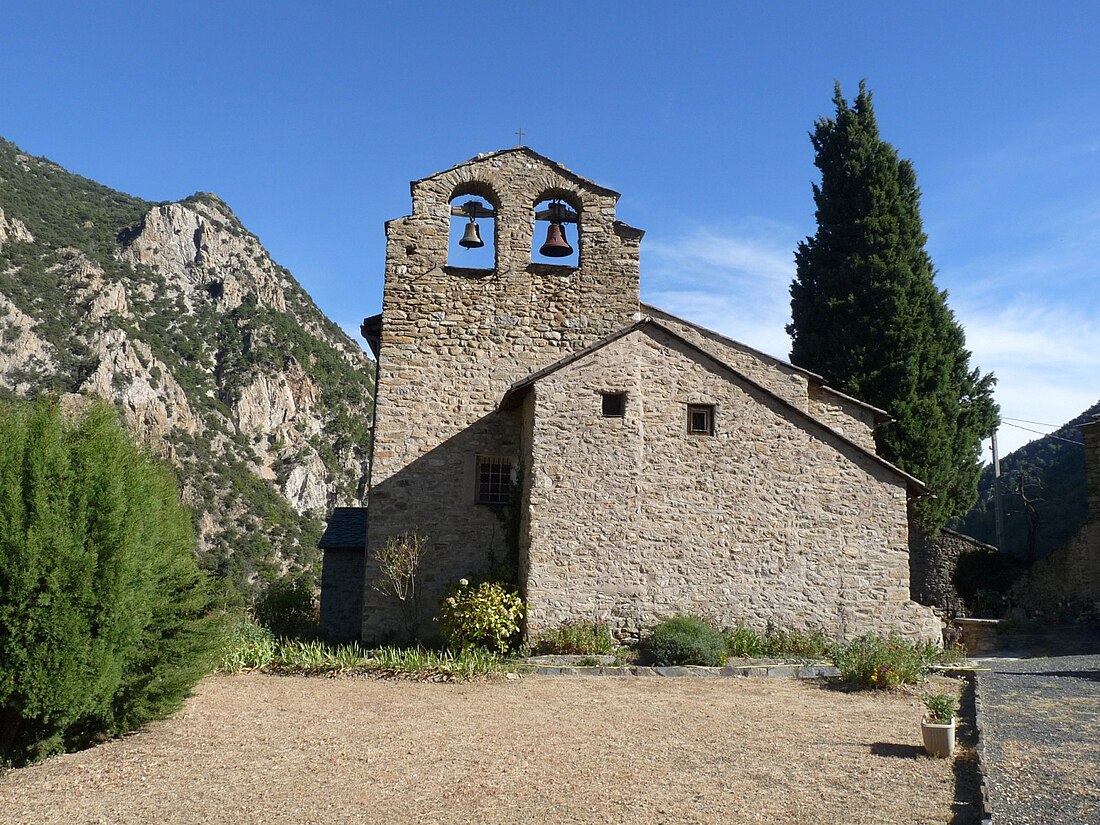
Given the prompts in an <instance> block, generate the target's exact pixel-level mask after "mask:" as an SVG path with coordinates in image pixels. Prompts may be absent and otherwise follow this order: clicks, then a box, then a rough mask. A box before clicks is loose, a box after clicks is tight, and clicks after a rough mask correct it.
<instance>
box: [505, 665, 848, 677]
mask: <svg viewBox="0 0 1100 825" xmlns="http://www.w3.org/2000/svg"><path fill="white" fill-rule="evenodd" d="M521 672H527V673H534V674H535V675H537V676H618V677H620V678H621V677H630V676H635V677H640V678H645V677H653V676H663V677H691V678H700V677H703V678H714V677H740V678H756V679H761V678H765V679H766V678H786V679H792V678H795V679H820V678H822V677H825V676H839V675H840V672H839V671H838V670H837V669H836V668H835V667H833V666H832V665H742V666H732V667H731V666H728V665H727V666H726V667H704V666H702V665H683V666H679V667H644V666H640V665H631V666H628V667H614V666H609V665H597V666H592V667H577V666H575V665H561V666H558V665H535V666H528V667H527V668H521Z"/></svg>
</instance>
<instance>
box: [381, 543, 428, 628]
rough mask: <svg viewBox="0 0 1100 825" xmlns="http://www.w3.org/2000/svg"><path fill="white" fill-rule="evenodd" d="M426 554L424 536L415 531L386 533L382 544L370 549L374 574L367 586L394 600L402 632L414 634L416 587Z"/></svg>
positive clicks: (417, 615) (417, 602)
mask: <svg viewBox="0 0 1100 825" xmlns="http://www.w3.org/2000/svg"><path fill="white" fill-rule="evenodd" d="M428 555H429V548H428V538H427V536H422V535H420V534H419V533H417V532H416V531H413V532H410V533H402V534H401V535H399V536H388V537H387V538H386V543H385V544H384V545H382V546H381V547H378V548H376V549H375V550H373V551H372V552H371V559H372V560H373V561H374V563H375V565H376V566H377V568H378V577H377V578H376V579H374V580H373V581H372V583H371V587H372V588H373V589H374V590H375V591H377V592H378V593H381V594H382V595H383V596H388V597H391V598H394V599H397V601H398V603H399V604H400V605H401V612H402V614H403V620H404V622H405V634H406V636H407V637H408V638H410V639H412V638H415V637H416V633H417V629H418V627H419V624H420V589H419V588H418V587H417V586H416V583H417V578H418V577H419V575H420V568H421V567H423V565H424V561H425V560H426V559H427V557H428Z"/></svg>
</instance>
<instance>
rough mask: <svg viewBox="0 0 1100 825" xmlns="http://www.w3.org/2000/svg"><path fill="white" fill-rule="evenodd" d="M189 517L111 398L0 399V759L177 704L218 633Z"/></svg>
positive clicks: (130, 723) (66, 742) (205, 664)
mask: <svg viewBox="0 0 1100 825" xmlns="http://www.w3.org/2000/svg"><path fill="white" fill-rule="evenodd" d="M193 546H194V537H193V534H192V532H191V524H190V519H189V518H188V515H187V512H186V510H184V508H183V507H182V506H181V505H180V503H179V493H178V489H177V485H176V483H175V480H174V478H173V477H172V475H171V473H170V472H169V471H168V469H167V468H166V467H164V466H163V465H161V464H159V463H157V462H154V461H152V460H150V459H149V458H148V457H147V456H146V455H144V454H143V453H142V452H141V451H140V450H139V449H138V448H137V447H136V446H135V445H134V444H133V443H132V442H131V440H130V438H129V436H128V435H127V434H126V432H125V431H124V430H123V429H122V427H121V425H120V424H119V422H118V418H117V415H116V414H115V413H114V411H112V410H110V409H109V408H106V407H103V406H96V407H93V408H92V409H91V410H90V411H89V412H88V413H87V414H86V415H84V416H83V417H82V418H81V419H80V420H79V421H77V422H75V423H70V422H68V421H66V420H65V418H64V416H63V415H62V413H61V410H60V409H59V407H58V405H57V404H56V403H52V402H48V401H40V402H38V403H37V404H34V405H31V404H27V403H12V404H6V405H3V406H0V663H2V666H0V760H4V759H9V760H17V761H18V760H23V759H28V758H34V757H35V756H37V755H40V754H43V753H48V752H52V751H55V750H59V749H60V748H61V747H62V746H72V745H79V744H82V743H84V742H86V741H89V740H93V739H95V738H98V737H100V736H103V735H110V734H115V733H121V732H124V731H127V730H131V729H133V728H134V727H137V726H138V725H140V724H142V723H144V722H146V721H148V720H149V719H154V718H160V717H163V716H165V715H167V714H168V713H171V712H172V711H174V710H175V709H176V708H178V707H179V705H180V704H181V703H182V702H183V699H184V698H185V697H186V695H187V694H188V692H189V691H190V689H191V687H192V686H193V685H194V684H195V682H196V681H197V680H198V679H199V678H200V677H201V676H202V675H203V674H204V673H205V672H207V670H208V668H209V666H210V665H211V664H212V659H213V653H214V651H215V649H216V647H217V645H218V640H219V637H220V627H219V623H220V622H219V620H218V619H217V618H215V617H213V616H212V615H211V614H210V610H209V606H210V595H209V592H208V590H207V587H206V583H205V581H204V580H203V579H202V578H201V576H200V574H199V572H198V569H197V565H196V562H195V559H194V554H193Z"/></svg>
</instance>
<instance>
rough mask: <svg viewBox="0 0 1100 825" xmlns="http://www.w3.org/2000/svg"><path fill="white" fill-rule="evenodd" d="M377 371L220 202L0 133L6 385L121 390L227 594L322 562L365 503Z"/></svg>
mask: <svg viewBox="0 0 1100 825" xmlns="http://www.w3.org/2000/svg"><path fill="white" fill-rule="evenodd" d="M372 374H373V369H372V367H371V365H370V362H369V360H368V358H367V357H366V355H365V354H364V353H363V351H362V350H361V349H360V348H359V347H358V346H357V345H356V344H355V343H354V342H353V341H352V340H351V339H350V338H348V337H347V335H345V334H344V333H343V332H342V331H341V330H340V329H339V328H338V327H337V326H336V325H335V324H333V323H332V322H331V321H329V320H328V319H327V318H326V317H325V316H324V315H323V314H322V313H321V312H320V310H319V309H318V308H317V307H316V305H315V304H314V303H313V301H312V300H311V299H310V298H309V296H308V295H307V294H306V293H305V292H304V291H303V290H302V288H301V287H300V286H299V285H298V283H297V282H296V281H295V280H294V278H293V276H291V274H290V273H289V272H288V271H287V270H286V269H284V268H282V267H280V266H279V265H278V264H276V263H275V262H274V261H272V260H271V258H270V256H269V255H268V254H267V252H266V251H265V250H264V248H263V246H262V245H261V244H260V242H259V240H258V239H257V238H256V237H255V236H253V235H252V234H250V233H249V232H248V231H247V230H246V229H245V228H244V227H243V226H242V225H241V223H240V221H239V220H238V219H237V218H236V216H235V215H234V214H233V213H232V211H231V210H230V209H229V207H228V206H227V205H226V204H225V203H223V202H222V201H221V200H220V199H218V198H217V197H216V196H214V195H208V194H200V195H195V196H192V197H191V198H188V199H186V200H184V201H181V202H177V203H162V204H152V203H147V202H144V201H140V200H138V199H136V198H131V197H129V196H126V195H123V194H121V193H118V192H114V191H112V190H110V189H107V188H106V187H102V186H99V185H98V184H95V183H93V182H92V181H88V180H86V179H84V178H80V177H78V176H76V175H71V174H70V173H68V172H66V171H65V170H63V169H61V168H60V167H58V166H57V165H56V164H53V163H51V162H49V161H47V160H44V159H40V158H32V157H30V156H28V155H26V154H24V153H22V152H20V151H19V150H18V149H17V148H16V147H15V146H14V145H12V144H10V143H7V142H3V141H0V395H3V394H7V395H19V396H33V395H36V394H39V393H43V392H52V393H55V394H59V395H61V396H63V397H65V399H66V400H67V401H68V403H80V402H79V398H80V397H83V396H92V395H94V396H99V397H101V398H104V399H107V400H109V401H111V402H113V403H114V404H115V405H116V406H117V407H118V408H119V410H120V411H121V414H122V416H123V418H124V420H125V421H126V422H127V424H128V425H129V426H130V427H131V429H132V430H133V431H134V432H135V433H136V434H138V435H139V436H140V438H142V439H143V440H144V441H145V442H146V443H147V444H148V445H149V446H150V448H151V449H152V450H153V451H155V452H156V453H158V454H160V455H162V456H164V457H165V458H166V459H168V460H169V461H171V462H173V463H174V464H175V465H176V467H177V468H178V470H179V474H180V477H181V481H182V482H183V490H184V498H185V500H186V501H187V502H188V503H189V504H190V505H191V506H192V507H193V508H194V510H195V513H196V515H195V524H196V528H197V532H198V534H199V539H200V554H201V556H202V558H203V560H204V562H205V563H206V564H207V565H208V566H209V567H210V568H211V569H213V570H216V571H217V572H218V573H219V574H220V575H222V576H223V577H225V579H226V580H227V581H228V582H229V583H230V584H231V586H232V587H233V588H234V589H238V590H242V589H243V590H247V589H248V588H249V587H250V586H252V585H254V584H255V583H257V581H258V580H259V579H262V578H269V577H271V576H274V575H277V574H278V573H281V572H285V571H287V570H288V569H295V568H296V569H301V570H305V571H307V572H312V571H313V568H314V567H315V564H316V550H315V544H316V539H317V536H318V535H319V530H320V527H321V524H322V522H323V520H324V518H325V517H326V516H327V513H328V512H329V511H330V510H331V508H332V507H334V506H337V505H356V504H361V503H362V500H361V499H362V496H363V488H364V484H363V481H364V475H365V468H366V458H367V450H368V447H369V443H368V439H369V429H368V425H369V420H370V409H371V403H372V399H373V387H372V384H371V376H372Z"/></svg>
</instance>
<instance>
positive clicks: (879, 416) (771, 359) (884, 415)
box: [640, 302, 894, 424]
mask: <svg viewBox="0 0 1100 825" xmlns="http://www.w3.org/2000/svg"><path fill="white" fill-rule="evenodd" d="M640 306H641V308H642V311H643V312H648V313H649V314H650V315H656V316H658V317H660V316H662V315H663V316H664V317H665V318H669V319H671V320H673V321H676V322H677V323H680V324H683V325H684V326H688V327H691V328H692V329H694V330H696V331H697V332H699V333H700V334H702V335H704V336H708V337H711V338H717V339H718V340H719V341H722V342H723V343H726V344H730V345H732V346H735V347H737V348H739V349H743V350H745V351H746V352H748V353H750V354H752V355H753V356H755V357H756V358H759V359H760V360H762V361H765V362H767V363H770V364H772V365H773V366H777V367H782V368H784V369H789V370H794V371H795V372H797V373H801V374H802V375H804V376H805V377H806V380H807V381H809V382H810V383H811V384H813V385H814V386H815V387H816V388H817V389H819V390H821V391H822V392H827V393H829V394H830V395H835V396H837V397H838V398H843V399H844V400H845V401H847V402H848V403H850V404H855V405H856V406H858V407H862V408H863V409H865V410H867V411H868V412H870V413H871V414H873V415H874V418H875V423H876V424H884V423H886V422H887V421H893V420H894V419H893V417H892V416H891V415H890V413H888V412H886V410H883V409H879V408H878V407H876V406H874V405H873V404H868V403H867V402H866V401H860V400H859V399H858V398H855V397H853V396H851V395H848V394H847V393H843V392H841V391H840V390H835V389H833V388H832V387H830V386H829V385H828V384H826V383H825V378H824V377H823V376H821V375H818V374H817V373H816V372H813V371H811V370H808V369H806V368H805V367H800V366H798V365H797V364H792V363H791V362H790V361H784V360H783V359H782V358H776V357H775V356H774V355H770V354H768V353H766V352H764V351H763V350H758V349H756V348H755V347H750V346H749V345H748V344H745V343H742V342H741V341H735V340H734V339H732V338H728V337H726V336H725V335H722V333H720V332H715V331H714V330H712V329H708V328H707V327H704V326H702V325H701V324H696V323H695V322H694V321H689V320H687V319H686V318H681V317H680V316H678V315H673V314H672V313H671V312H668V311H666V310H663V309H661V308H660V307H655V306H653V305H652V304H647V303H644V302H643V303H641V304H640Z"/></svg>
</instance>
